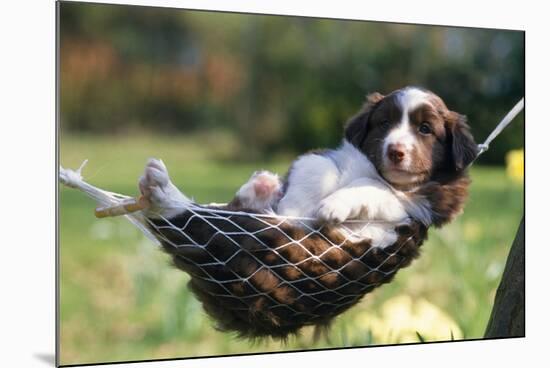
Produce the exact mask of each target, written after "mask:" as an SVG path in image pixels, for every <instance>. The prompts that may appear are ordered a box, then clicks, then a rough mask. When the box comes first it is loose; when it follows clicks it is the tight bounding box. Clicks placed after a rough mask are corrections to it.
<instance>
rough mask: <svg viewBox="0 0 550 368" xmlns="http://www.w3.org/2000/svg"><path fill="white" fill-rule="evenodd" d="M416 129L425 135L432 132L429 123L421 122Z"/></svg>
mask: <svg viewBox="0 0 550 368" xmlns="http://www.w3.org/2000/svg"><path fill="white" fill-rule="evenodd" d="M418 131H419V132H420V133H421V134H425V135H428V134H432V127H431V126H430V124H429V123H426V122H423V123H422V124H420V128H418Z"/></svg>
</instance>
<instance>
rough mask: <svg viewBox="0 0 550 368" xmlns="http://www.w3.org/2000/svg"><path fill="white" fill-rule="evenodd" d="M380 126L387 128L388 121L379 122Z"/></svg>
mask: <svg viewBox="0 0 550 368" xmlns="http://www.w3.org/2000/svg"><path fill="white" fill-rule="evenodd" d="M380 125H381V126H383V127H384V128H385V127H387V126H388V125H390V121H389V120H382V121H381V122H380Z"/></svg>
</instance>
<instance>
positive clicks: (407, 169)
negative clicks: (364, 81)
mask: <svg viewBox="0 0 550 368" xmlns="http://www.w3.org/2000/svg"><path fill="white" fill-rule="evenodd" d="M345 137H346V139H347V140H348V141H349V142H350V143H351V144H353V145H354V146H355V147H357V148H358V149H359V150H361V151H362V152H363V153H364V154H365V155H367V157H368V158H369V159H370V160H371V161H372V163H373V164H374V165H375V166H376V168H377V170H378V171H379V173H380V174H381V175H382V176H383V177H384V178H385V179H386V180H387V181H388V182H390V183H391V184H392V185H394V186H395V187H397V188H401V189H407V188H411V187H414V186H417V185H420V184H422V183H424V182H426V181H428V180H437V179H438V178H443V177H453V176H456V175H461V174H462V172H463V171H464V170H465V169H466V168H467V166H468V165H469V164H470V163H471V162H472V161H473V159H474V158H475V156H476V154H477V145H476V144H475V141H474V139H473V137H472V135H471V133H470V130H469V127H468V125H467V122H466V117H465V116H463V115H460V114H458V113H456V112H453V111H450V110H449V109H448V108H447V106H446V105H445V103H444V102H443V100H442V99H441V98H440V97H438V96H437V95H435V94H434V93H432V92H430V91H426V90H423V89H419V88H415V87H407V88H403V89H400V90H397V91H394V92H392V93H391V94H389V95H387V96H382V95H381V94H379V93H374V94H371V95H369V96H368V97H367V102H366V104H365V106H364V107H363V109H362V110H361V111H360V112H359V113H358V114H357V115H356V116H354V117H353V118H352V119H351V120H350V122H349V123H348V125H347V127H346V131H345Z"/></svg>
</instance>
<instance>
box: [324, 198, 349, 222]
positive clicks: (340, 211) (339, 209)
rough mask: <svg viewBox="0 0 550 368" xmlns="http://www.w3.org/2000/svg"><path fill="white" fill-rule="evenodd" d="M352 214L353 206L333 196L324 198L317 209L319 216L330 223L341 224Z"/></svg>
mask: <svg viewBox="0 0 550 368" xmlns="http://www.w3.org/2000/svg"><path fill="white" fill-rule="evenodd" d="M351 214H352V207H351V206H349V205H348V204H347V203H345V202H343V201H341V200H337V199H333V198H327V199H324V200H322V201H321V204H320V205H319V209H318V210H317V218H318V219H319V220H320V221H321V222H323V223H329V224H341V223H342V222H344V221H346V220H347V219H349V218H350V216H351Z"/></svg>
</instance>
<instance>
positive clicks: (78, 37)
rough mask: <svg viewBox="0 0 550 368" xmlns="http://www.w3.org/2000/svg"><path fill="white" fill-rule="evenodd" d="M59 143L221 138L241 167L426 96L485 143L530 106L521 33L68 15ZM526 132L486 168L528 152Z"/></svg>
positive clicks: (499, 146) (203, 15) (507, 137)
mask: <svg viewBox="0 0 550 368" xmlns="http://www.w3.org/2000/svg"><path fill="white" fill-rule="evenodd" d="M60 27H61V28H60V32H61V74H60V77H61V124H62V125H61V126H62V129H63V131H72V132H77V131H79V132H93V133H100V134H104V133H108V134H113V133H116V132H123V131H127V130H136V129H139V130H146V131H153V130H154V131H155V132H165V133H169V134H173V133H188V132H193V131H198V130H206V131H212V130H220V129H221V130H224V131H229V132H231V133H232V134H233V135H234V136H235V137H237V139H239V140H240V141H241V142H243V143H245V144H242V145H241V146H242V147H243V149H242V151H241V152H238V154H240V155H242V156H250V155H251V154H263V155H264V157H265V158H267V157H269V156H270V155H272V154H273V153H275V152H284V151H292V152H293V153H298V152H303V151H305V150H308V149H311V148H316V147H327V146H335V145H337V144H338V142H339V141H340V139H341V131H342V126H343V125H344V123H345V121H346V120H347V118H348V117H350V116H351V115H353V114H354V113H355V111H356V110H357V109H359V107H360V106H361V104H362V102H363V98H364V95H365V94H367V93H368V92H372V91H379V92H381V93H388V92H390V91H392V90H394V89H397V88H400V87H403V86H405V85H409V84H414V85H420V86H423V87H426V88H428V89H431V90H433V91H434V92H436V93H437V94H439V95H441V96H442V97H443V98H444V99H445V101H447V102H448V105H449V107H450V108H451V109H454V110H456V111H458V112H460V113H463V114H466V115H467V116H468V117H469V119H470V122H471V125H472V128H473V133H474V136H475V137H476V138H477V140H478V141H482V140H484V139H485V137H486V136H487V135H488V134H489V132H490V131H491V130H492V129H493V127H494V126H495V125H496V124H497V122H498V121H499V120H500V118H501V117H502V116H503V115H504V114H505V113H506V112H507V111H508V110H509V109H510V108H511V107H512V106H513V105H514V104H515V103H516V102H517V100H519V99H520V98H521V97H522V96H523V94H524V38H523V33H522V32H517V31H506V30H490V29H472V28H456V27H440V26H417V25H403V24H389V23H375V22H361V21H342V20H327V19H315V18H300V17H282V16H264V15H247V14H230V13H213V12H201V11H187V10H181V11H180V10H173V9H162V8H150V7H129V6H118V5H98V4H85V3H66V2H63V3H61V22H60ZM523 131H524V129H523V126H522V123H521V121H520V122H517V123H514V124H512V125H511V126H510V127H509V128H508V129H507V130H506V131H505V132H504V133H503V134H502V135H501V136H500V137H499V138H498V139H497V140H496V141H495V142H494V143H493V145H492V147H491V149H490V150H489V151H488V152H487V153H486V154H485V155H483V156H482V157H481V159H480V162H485V163H498V164H502V163H503V162H504V156H505V153H506V152H507V151H509V150H510V149H514V148H520V147H522V146H523V139H524V138H523V137H524V133H523Z"/></svg>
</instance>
